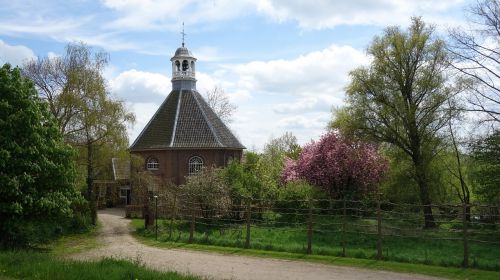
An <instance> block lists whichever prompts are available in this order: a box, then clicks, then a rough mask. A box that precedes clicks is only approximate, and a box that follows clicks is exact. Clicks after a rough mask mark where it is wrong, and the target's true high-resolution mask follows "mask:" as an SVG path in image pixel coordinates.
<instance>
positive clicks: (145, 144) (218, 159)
mask: <svg viewBox="0 0 500 280" xmlns="http://www.w3.org/2000/svg"><path fill="white" fill-rule="evenodd" d="M196 60H197V59H196V58H195V57H194V56H193V55H192V53H191V51H189V50H188V49H187V48H186V47H184V43H183V44H182V47H180V48H178V49H177V50H176V51H175V54H174V56H173V57H172V58H171V63H172V91H171V92H170V94H169V95H168V96H167V97H166V98H165V100H164V101H163V103H162V104H161V105H160V107H159V108H158V110H157V111H156V113H155V114H154V115H153V117H152V118H151V120H150V121H149V123H148V124H147V125H146V126H145V127H144V129H143V130H142V132H141V133H140V135H139V136H138V137H137V139H136V140H135V141H134V142H133V143H132V145H131V146H130V153H131V155H140V156H142V157H143V158H144V160H145V165H144V169H145V170H148V171H150V172H151V173H152V174H153V175H156V176H157V177H158V178H159V179H160V180H162V181H163V182H170V183H173V184H175V185H181V184H183V183H185V177H186V176H189V175H193V174H196V173H197V172H199V171H200V170H201V169H202V168H203V167H204V166H215V167H223V166H226V165H227V164H228V162H229V161H230V160H241V157H242V153H243V149H245V147H244V146H243V145H242V144H241V143H240V141H239V140H238V139H237V138H236V137H235V136H234V135H233V133H232V132H231V131H230V129H229V128H228V127H227V126H226V125H225V124H224V123H223V122H222V120H221V119H220V118H219V117H218V116H217V115H216V114H215V112H214V111H213V110H212V109H211V108H210V106H209V105H208V104H207V102H206V101H205V99H204V98H203V97H202V96H201V94H200V93H199V92H198V91H197V90H196V72H195V69H196ZM132 187H133V186H132Z"/></svg>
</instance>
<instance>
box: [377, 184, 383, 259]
mask: <svg viewBox="0 0 500 280" xmlns="http://www.w3.org/2000/svg"><path fill="white" fill-rule="evenodd" d="M380 199H381V194H380V193H379V194H378V195H377V260H382V259H383V258H384V256H383V255H382V213H381V212H382V211H381V209H380Z"/></svg>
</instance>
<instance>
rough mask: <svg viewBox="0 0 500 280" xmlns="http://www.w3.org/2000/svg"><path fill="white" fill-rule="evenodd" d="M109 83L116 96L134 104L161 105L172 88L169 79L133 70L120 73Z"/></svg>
mask: <svg viewBox="0 0 500 280" xmlns="http://www.w3.org/2000/svg"><path fill="white" fill-rule="evenodd" d="M109 83H110V86H111V89H112V91H113V93H114V94H116V96H118V97H119V98H121V99H124V100H126V101H128V102H134V103H150V102H155V103H158V102H160V103H161V102H162V101H163V99H164V98H165V97H166V96H167V95H168V93H169V92H170V90H171V88H172V87H171V83H170V78H169V77H167V76H165V75H162V74H158V73H151V72H143V71H138V70H135V69H131V70H127V71H124V72H122V73H120V74H119V75H118V76H117V77H116V78H114V79H112V80H110V82H109Z"/></svg>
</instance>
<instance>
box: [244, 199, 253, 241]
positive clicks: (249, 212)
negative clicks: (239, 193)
mask: <svg viewBox="0 0 500 280" xmlns="http://www.w3.org/2000/svg"><path fill="white" fill-rule="evenodd" d="M251 220H252V201H251V199H250V198H248V199H247V206H246V226H247V235H246V240H245V248H250V223H251Z"/></svg>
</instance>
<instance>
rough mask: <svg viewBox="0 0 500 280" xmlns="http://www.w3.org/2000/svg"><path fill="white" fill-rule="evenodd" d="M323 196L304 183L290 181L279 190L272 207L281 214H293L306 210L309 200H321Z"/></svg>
mask: <svg viewBox="0 0 500 280" xmlns="http://www.w3.org/2000/svg"><path fill="white" fill-rule="evenodd" d="M324 196H325V194H324V193H323V192H321V191H320V190H318V188H317V187H315V186H312V185H310V184H308V183H307V182H305V181H302V180H297V181H291V182H289V183H288V184H286V185H285V186H283V187H281V188H279V191H278V199H277V200H276V202H275V203H274V207H276V208H278V209H280V210H281V211H282V212H294V211H296V209H307V208H308V207H309V206H310V202H309V200H311V199H321V198H324ZM302 218H305V217H302Z"/></svg>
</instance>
